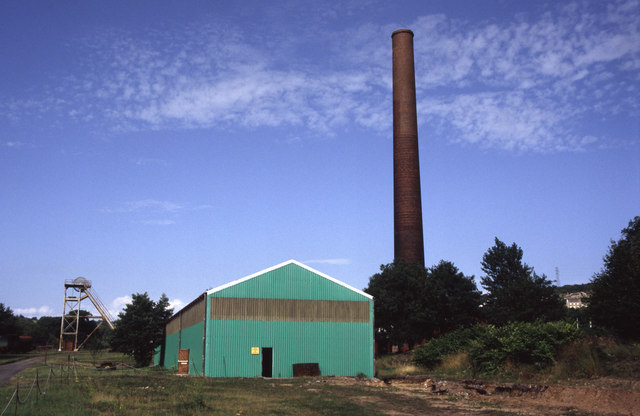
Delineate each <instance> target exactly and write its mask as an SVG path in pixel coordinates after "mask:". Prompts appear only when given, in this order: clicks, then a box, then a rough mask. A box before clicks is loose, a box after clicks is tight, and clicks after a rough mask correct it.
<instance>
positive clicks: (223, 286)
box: [207, 259, 373, 299]
mask: <svg viewBox="0 0 640 416" xmlns="http://www.w3.org/2000/svg"><path fill="white" fill-rule="evenodd" d="M289 264H295V265H296V266H299V267H302V268H303V269H306V270H308V271H310V272H312V273H314V274H317V275H318V276H320V277H323V278H325V279H327V280H330V281H332V282H333V283H336V284H338V285H340V286H342V287H344V288H346V289H349V290H351V291H353V292H356V293H358V294H359V295H362V296H364V297H367V298H369V299H373V296H371V295H370V294H368V293H365V292H363V291H362V290H359V289H356V288H355V287H353V286H350V285H348V284H347V283H345V282H342V281H340V280H338V279H336V278H334V277H331V276H329V275H328V274H325V273H322V272H320V271H318V270H316V269H314V268H312V267H309V266H307V265H306V264H303V263H300V262H299V261H297V260H294V259H290V260H287V261H284V262H282V263H279V264H276V265H275V266H271V267H267V268H266V269H264V270H260V271H259V272H255V273H253V274H250V275H248V276H245V277H242V278H240V279H236V280H233V281H231V282H229V283H225V284H224V285H221V286H218V287H214V288H213V289H209V290H207V295H210V294H212V293H216V292H219V291H221V290H224V289H227V288H229V287H231V286H235V285H237V284H240V283H243V282H246V281H247V280H251V279H253V278H254V277H258V276H260V275H263V274H265V273H268V272H270V271H273V270H276V269H279V268H281V267H284V266H286V265H289Z"/></svg>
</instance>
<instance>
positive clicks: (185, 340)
mask: <svg viewBox="0 0 640 416" xmlns="http://www.w3.org/2000/svg"><path fill="white" fill-rule="evenodd" d="M206 307H207V304H206V294H202V295H201V296H199V297H198V298H196V299H195V300H194V301H193V302H191V303H190V304H189V305H187V306H185V307H184V308H183V309H182V310H181V311H179V312H178V313H176V314H175V315H174V316H172V317H171V320H169V322H167V325H166V327H165V328H166V340H165V358H164V366H165V368H176V367H177V365H178V350H180V349H188V350H189V374H195V375H202V371H203V362H202V361H203V357H204V355H203V348H204V320H205V315H206ZM154 361H155V360H154Z"/></svg>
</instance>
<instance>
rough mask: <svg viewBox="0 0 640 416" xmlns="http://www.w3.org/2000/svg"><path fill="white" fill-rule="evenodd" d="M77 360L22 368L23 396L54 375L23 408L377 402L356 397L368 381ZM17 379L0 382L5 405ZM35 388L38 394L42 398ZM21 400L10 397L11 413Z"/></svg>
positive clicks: (319, 407)
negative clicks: (203, 372)
mask: <svg viewBox="0 0 640 416" xmlns="http://www.w3.org/2000/svg"><path fill="white" fill-rule="evenodd" d="M75 358H76V359H77V360H78V361H77V364H76V366H75V367H74V366H73V365H69V363H70V362H73V361H70V360H69V355H68V354H67V353H60V354H53V355H52V354H50V355H49V357H48V363H47V365H44V363H41V364H40V365H37V366H34V367H32V368H30V369H29V370H27V371H25V372H23V373H21V374H20V376H19V379H18V382H19V384H20V398H21V400H24V399H25V397H26V396H27V393H28V391H29V387H30V386H31V384H32V382H33V380H34V377H35V376H36V373H37V375H38V380H39V384H40V386H41V388H44V385H45V384H46V380H47V376H48V375H49V373H50V372H51V371H53V373H52V374H53V375H52V376H51V378H50V379H49V382H48V385H47V387H46V394H44V395H42V394H41V395H37V394H36V391H37V388H36V387H34V389H33V392H32V393H31V397H30V398H29V400H27V403H25V404H23V405H20V406H19V408H18V414H19V415H63V414H64V415H155V414H159V415H186V414H188V415H205V414H206V415H301V414H305V415H376V414H382V413H378V412H377V411H376V409H375V408H374V407H373V405H366V404H365V405H361V404H356V403H354V402H353V401H352V400H350V399H349V398H350V397H351V396H358V395H360V396H361V395H366V394H370V393H367V392H366V390H367V389H368V387H367V386H365V385H362V386H358V385H354V386H348V387H345V386H340V387H337V386H334V385H330V384H328V383H323V382H322V381H321V380H320V379H311V378H305V379H261V378H257V379H214V378H202V377H180V376H177V375H176V374H175V373H173V372H169V371H165V370H158V369H152V368H148V369H134V368H132V367H130V366H129V365H128V360H127V359H126V358H125V357H123V356H119V355H111V354H109V355H107V354H104V355H103V356H102V357H99V358H100V359H98V360H97V359H96V357H92V356H91V355H90V354H88V353H76V357H75ZM104 361H110V362H114V363H119V364H117V367H118V368H117V369H116V370H115V371H110V370H98V369H96V367H95V365H96V364H99V362H104ZM15 388H16V383H15V382H14V383H11V384H8V385H5V386H3V387H2V388H1V389H0V412H2V410H3V409H4V407H5V405H6V404H7V403H8V402H9V399H10V397H11V395H12V394H13V392H14V390H15ZM36 396H37V400H36ZM14 404H15V403H11V404H10V409H11V411H8V414H13V411H14V408H13V406H14Z"/></svg>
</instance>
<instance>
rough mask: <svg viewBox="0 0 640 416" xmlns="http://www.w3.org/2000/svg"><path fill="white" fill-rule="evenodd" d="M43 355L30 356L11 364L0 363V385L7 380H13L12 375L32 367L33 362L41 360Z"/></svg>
mask: <svg viewBox="0 0 640 416" xmlns="http://www.w3.org/2000/svg"><path fill="white" fill-rule="evenodd" d="M42 359H43V357H34V358H28V359H26V360H20V361H16V362H13V363H9V364H3V365H0V386H2V385H3V384H4V383H6V382H7V381H9V380H11V377H13V376H15V375H16V374H18V373H19V372H21V371H22V370H24V369H26V368H29V367H31V366H32V365H33V364H35V363H37V362H38V361H41V360H42Z"/></svg>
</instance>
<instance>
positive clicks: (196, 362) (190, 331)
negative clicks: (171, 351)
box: [180, 322, 204, 376]
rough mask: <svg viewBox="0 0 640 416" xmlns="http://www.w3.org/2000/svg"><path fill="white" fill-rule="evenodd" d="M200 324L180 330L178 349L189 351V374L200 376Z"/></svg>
mask: <svg viewBox="0 0 640 416" xmlns="http://www.w3.org/2000/svg"><path fill="white" fill-rule="evenodd" d="M203 325H204V324H203V323H202V322H200V323H198V324H195V325H192V326H190V327H189V328H186V329H183V330H182V339H181V341H180V348H181V349H187V350H189V374H193V375H198V376H201V375H202V326H203Z"/></svg>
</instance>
